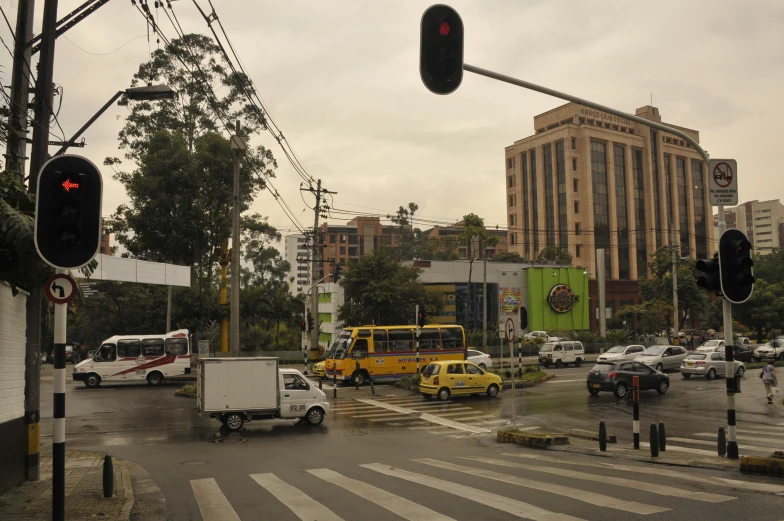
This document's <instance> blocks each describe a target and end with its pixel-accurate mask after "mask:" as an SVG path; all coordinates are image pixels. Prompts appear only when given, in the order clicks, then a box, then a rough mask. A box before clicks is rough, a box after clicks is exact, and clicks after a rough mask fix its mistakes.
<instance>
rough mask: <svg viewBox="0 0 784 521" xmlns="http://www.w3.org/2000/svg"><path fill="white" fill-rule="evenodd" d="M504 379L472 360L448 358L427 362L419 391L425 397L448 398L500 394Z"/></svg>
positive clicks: (493, 396) (492, 396)
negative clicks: (465, 395)
mask: <svg viewBox="0 0 784 521" xmlns="http://www.w3.org/2000/svg"><path fill="white" fill-rule="evenodd" d="M502 387H503V381H502V380H501V377H500V376H498V375H497V374H493V373H488V372H487V371H484V370H482V369H480V368H479V366H477V365H474V364H473V363H471V362H463V361H459V360H446V361H441V362H431V363H429V364H427V367H425V370H424V371H422V376H421V378H420V380H419V392H421V393H422V396H423V397H425V398H432V397H433V396H438V399H439V400H448V399H449V397H450V396H451V395H453V394H454V395H461V394H469V395H470V394H479V393H487V395H488V396H489V397H491V398H495V397H496V396H498V393H499V392H500V391H501V388H502Z"/></svg>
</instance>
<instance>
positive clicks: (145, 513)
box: [0, 450, 166, 521]
mask: <svg viewBox="0 0 784 521" xmlns="http://www.w3.org/2000/svg"><path fill="white" fill-rule="evenodd" d="M103 460H104V455H103V454H98V453H94V452H85V451H77V450H66V454H65V517H66V519H68V520H69V521H82V520H85V521H86V520H91V521H92V520H95V519H102V520H107V521H115V520H117V521H132V520H133V521H135V520H145V521H146V520H150V521H158V520H160V521H163V520H165V519H166V500H165V499H164V496H163V493H162V492H161V490H160V488H158V486H157V484H156V483H155V482H154V481H153V480H152V479H150V477H149V474H148V473H147V471H145V470H144V469H143V468H142V467H141V466H139V465H137V464H136V463H133V462H130V461H124V460H119V459H113V463H114V496H113V497H111V498H104V497H103ZM0 514H2V518H3V519H14V520H41V519H51V517H52V454H51V453H46V454H44V453H42V454H41V480H40V481H35V482H27V483H25V484H24V485H22V486H20V487H16V488H13V489H11V490H9V491H7V492H6V493H5V494H3V495H2V496H0Z"/></svg>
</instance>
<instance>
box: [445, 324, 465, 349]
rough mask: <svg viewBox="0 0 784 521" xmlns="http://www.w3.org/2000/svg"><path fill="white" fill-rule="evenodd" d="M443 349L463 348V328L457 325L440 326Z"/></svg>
mask: <svg viewBox="0 0 784 521" xmlns="http://www.w3.org/2000/svg"><path fill="white" fill-rule="evenodd" d="M441 339H442V341H443V344H444V349H463V330H462V329H460V328H459V327H442V328H441Z"/></svg>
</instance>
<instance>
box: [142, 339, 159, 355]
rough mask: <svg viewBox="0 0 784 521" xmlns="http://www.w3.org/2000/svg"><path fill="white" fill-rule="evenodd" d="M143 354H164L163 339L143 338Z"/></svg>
mask: <svg viewBox="0 0 784 521" xmlns="http://www.w3.org/2000/svg"><path fill="white" fill-rule="evenodd" d="M142 356H163V339H162V338H145V339H144V340H142Z"/></svg>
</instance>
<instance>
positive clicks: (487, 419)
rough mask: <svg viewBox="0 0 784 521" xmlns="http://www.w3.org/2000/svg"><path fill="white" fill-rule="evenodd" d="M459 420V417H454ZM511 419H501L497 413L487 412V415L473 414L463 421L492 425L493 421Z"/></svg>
mask: <svg viewBox="0 0 784 521" xmlns="http://www.w3.org/2000/svg"><path fill="white" fill-rule="evenodd" d="M453 419H454V420H457V419H458V418H453ZM507 421H509V420H499V419H498V415H497V414H487V415H485V416H473V417H471V419H470V420H466V421H465V422H463V423H467V424H469V425H491V424H493V423H504V422H507Z"/></svg>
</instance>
